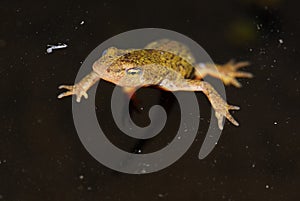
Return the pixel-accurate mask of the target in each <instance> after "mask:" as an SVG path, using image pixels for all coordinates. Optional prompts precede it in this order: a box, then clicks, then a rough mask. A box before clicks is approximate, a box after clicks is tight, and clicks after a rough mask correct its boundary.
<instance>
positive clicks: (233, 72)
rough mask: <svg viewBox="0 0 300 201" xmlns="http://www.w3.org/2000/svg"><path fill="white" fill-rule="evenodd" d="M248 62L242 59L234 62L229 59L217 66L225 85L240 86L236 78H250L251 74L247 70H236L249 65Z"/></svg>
mask: <svg viewBox="0 0 300 201" xmlns="http://www.w3.org/2000/svg"><path fill="white" fill-rule="evenodd" d="M249 65H250V63H249V62H246V61H243V62H237V63H236V62H234V60H230V61H229V62H227V63H226V64H224V65H221V66H217V69H218V71H219V73H220V74H221V75H220V79H221V80H222V81H223V82H224V84H226V85H230V84H232V85H233V86H235V87H241V86H242V85H241V83H240V82H239V81H237V79H236V78H252V77H253V75H252V74H251V73H248V72H243V71H238V69H240V68H243V67H246V66H249Z"/></svg>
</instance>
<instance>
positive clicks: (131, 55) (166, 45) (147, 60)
mask: <svg viewBox="0 0 300 201" xmlns="http://www.w3.org/2000/svg"><path fill="white" fill-rule="evenodd" d="M191 55H192V54H191V53H190V50H189V49H188V48H187V47H186V46H184V45H183V44H181V43H179V42H176V41H169V40H166V39H163V40H161V41H156V42H153V43H150V44H149V45H147V46H146V47H145V49H141V50H136V49H131V50H120V49H117V48H109V49H108V50H107V52H106V54H105V55H104V56H102V57H101V58H100V59H99V60H98V61H97V62H95V64H94V66H93V69H94V71H95V72H96V73H98V74H99V75H101V78H102V79H105V80H107V81H110V82H113V83H115V84H117V85H119V86H122V87H139V86H148V85H159V84H160V83H161V82H162V81H163V80H164V79H169V80H179V79H180V80H181V79H185V78H190V77H191V76H192V75H193V73H194V66H193V65H192V63H194V58H193V57H192V56H191ZM129 69H136V70H138V71H139V73H136V74H130V73H128V70H129Z"/></svg>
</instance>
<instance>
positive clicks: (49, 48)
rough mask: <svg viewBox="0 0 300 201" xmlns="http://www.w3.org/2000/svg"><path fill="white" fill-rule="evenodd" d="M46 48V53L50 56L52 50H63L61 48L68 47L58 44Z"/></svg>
mask: <svg viewBox="0 0 300 201" xmlns="http://www.w3.org/2000/svg"><path fill="white" fill-rule="evenodd" d="M47 46H48V48H47V50H46V51H47V53H48V54H50V53H52V51H53V50H57V49H63V48H66V47H68V45H67V44H58V45H47Z"/></svg>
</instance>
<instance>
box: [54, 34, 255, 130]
mask: <svg viewBox="0 0 300 201" xmlns="http://www.w3.org/2000/svg"><path fill="white" fill-rule="evenodd" d="M248 65H249V62H237V63H235V62H234V61H233V60H231V61H229V62H228V63H226V64H224V65H215V64H213V63H196V61H195V58H194V56H193V55H192V53H191V51H190V49H189V48H188V47H187V46H186V45H184V44H182V43H180V42H177V41H173V40H169V39H161V40H158V41H154V42H151V43H149V44H148V45H147V46H146V47H145V48H144V49H125V50H124V49H118V48H116V47H110V48H108V49H107V50H105V51H104V52H103V54H102V56H101V57H100V58H99V59H98V60H97V61H95V62H94V64H93V70H92V72H91V73H89V74H88V75H86V76H85V77H84V78H83V79H82V80H81V81H80V82H78V83H76V84H75V85H61V86H59V89H67V90H68V91H66V92H63V93H61V94H60V95H59V96H58V98H62V97H65V96H69V95H76V96H77V98H76V101H77V102H80V100H81V97H82V96H83V97H85V98H86V99H87V98H88V94H87V91H88V89H89V88H90V87H91V86H92V85H94V84H95V83H96V82H97V81H98V80H99V79H104V80H106V81H108V82H111V83H114V84H116V85H118V86H120V87H122V88H123V90H124V92H125V93H127V94H128V95H129V96H130V97H131V95H132V94H133V93H134V91H135V89H136V88H138V87H147V86H150V85H155V86H158V87H159V88H161V89H163V90H167V91H202V92H203V93H204V94H205V95H206V96H207V98H208V100H209V101H210V103H211V105H212V107H213V108H214V110H215V116H216V118H217V120H218V126H219V128H220V129H221V130H222V129H223V125H222V122H223V117H226V118H227V119H228V120H229V121H230V122H231V123H232V124H234V125H236V126H238V125H239V123H238V122H237V121H236V120H235V119H234V118H233V117H232V116H231V114H230V113H229V110H239V107H238V106H234V105H229V104H227V102H226V101H225V100H224V99H223V98H222V97H221V96H220V95H219V94H218V92H217V91H216V90H215V89H214V88H213V86H212V85H211V84H209V83H208V82H205V81H203V80H202V79H203V78H204V77H205V76H207V75H210V76H213V77H216V78H218V79H220V80H222V81H223V83H224V84H225V85H230V84H231V85H233V86H235V87H241V84H240V83H239V82H238V81H237V79H236V78H251V77H252V74H251V73H248V72H243V71H239V69H240V68H242V67H245V66H248Z"/></svg>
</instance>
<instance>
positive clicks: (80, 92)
mask: <svg viewBox="0 0 300 201" xmlns="http://www.w3.org/2000/svg"><path fill="white" fill-rule="evenodd" d="M58 88H59V89H67V90H68V91H66V92H64V93H61V94H60V95H58V97H57V98H63V97H65V96H70V95H76V96H77V97H76V101H77V102H80V100H81V97H82V96H83V97H84V98H85V99H87V98H88V94H87V93H86V91H85V90H84V89H82V88H81V86H79V85H78V84H75V85H60V86H59V87H58Z"/></svg>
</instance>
